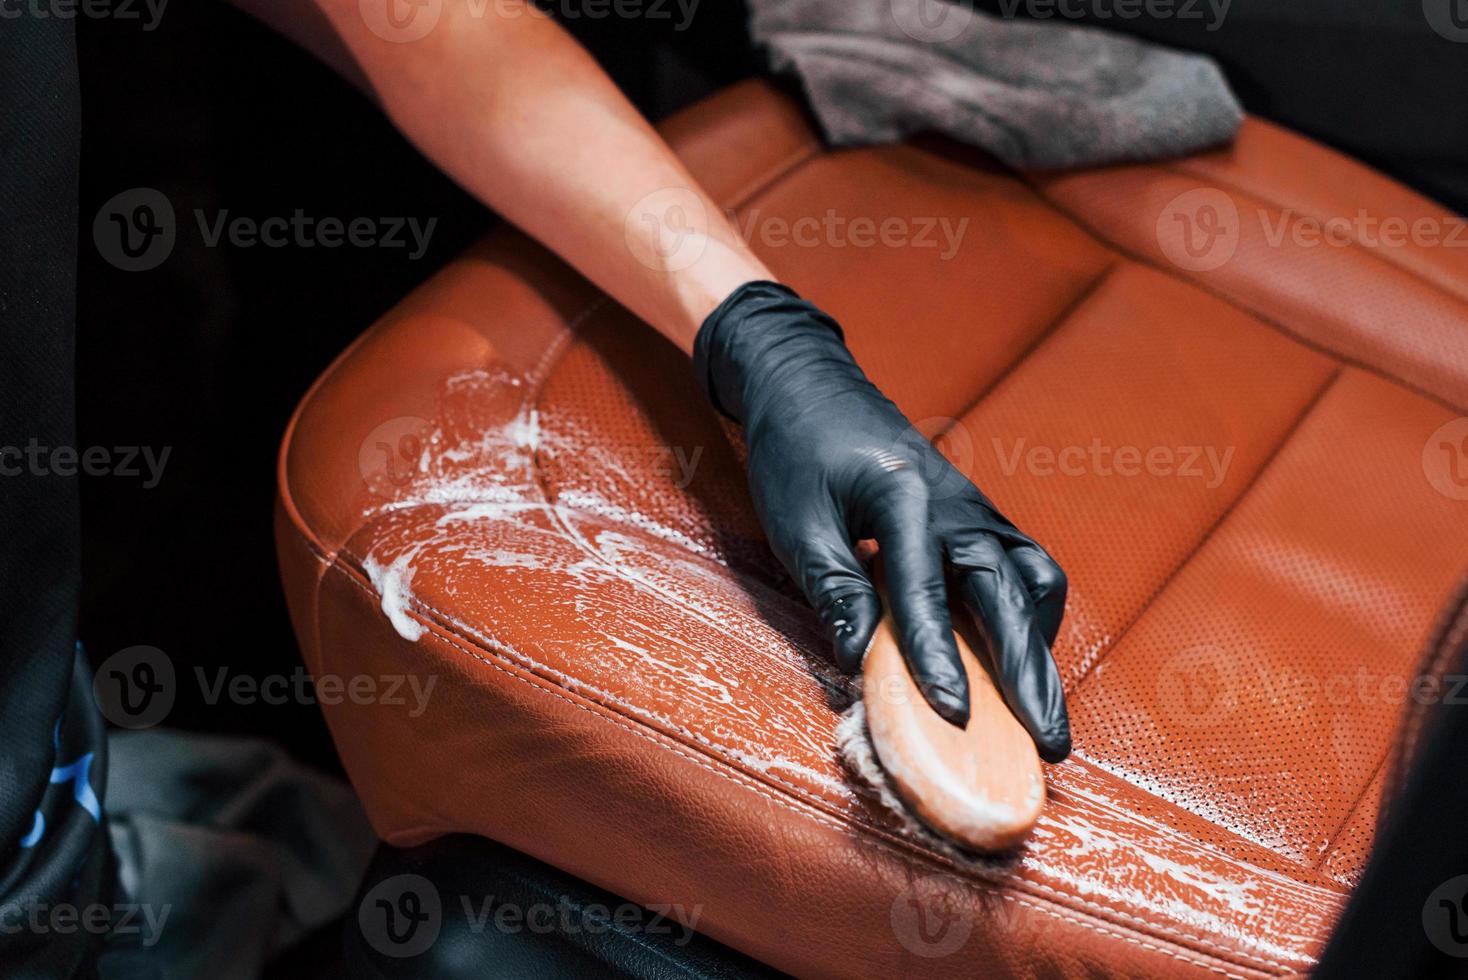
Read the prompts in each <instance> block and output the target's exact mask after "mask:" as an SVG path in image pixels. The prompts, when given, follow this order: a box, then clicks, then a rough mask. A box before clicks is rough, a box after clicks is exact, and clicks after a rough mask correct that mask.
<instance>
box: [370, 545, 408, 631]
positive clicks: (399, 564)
mask: <svg viewBox="0 0 1468 980" xmlns="http://www.w3.org/2000/svg"><path fill="white" fill-rule="evenodd" d="M411 557H412V555H411V553H410V554H404V555H399V556H398V557H397V558H396V559H394V560H393V562H392V563H391V564H389V565H386V566H384V565H383V564H382V563H381V562H379V561H378V560H377V559H375V558H373V557H372V556H371V555H368V556H367V558H366V559H364V560H363V562H362V569H363V571H365V572H366V573H367V578H368V579H370V580H371V582H372V587H373V588H374V589H376V590H377V594H378V595H379V596H381V597H382V612H383V614H384V615H386V616H387V620H388V622H390V623H392V626H393V629H395V630H397V631H398V635H399V636H401V637H402V638H403V639H405V640H408V641H409V642H413V643H416V642H417V641H418V638H419V637H421V636H422V635H423V624H422V623H420V622H418V621H417V620H416V619H414V618H413V617H412V616H410V615H408V605H409V604H410V603H411V602H412V601H413V592H412V589H411V588H410V586H411V585H412V584H413V571H414V569H413V567H412V565H411V564H409V560H410V559H411Z"/></svg>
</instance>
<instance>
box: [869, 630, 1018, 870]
mask: <svg viewBox="0 0 1468 980" xmlns="http://www.w3.org/2000/svg"><path fill="white" fill-rule="evenodd" d="M889 608H890V606H889ZM954 639H955V640H956V641H957V642H958V652H959V656H960V657H961V658H962V659H963V665H964V669H965V670H966V671H967V673H968V687H969V703H970V707H971V712H970V716H969V723H968V727H967V728H965V729H958V728H955V727H954V726H952V725H950V724H949V723H948V722H946V721H944V720H943V719H942V718H940V717H939V716H938V714H937V713H936V712H934V711H933V709H932V708H931V707H929V706H928V704H927V702H926V701H924V700H923V696H922V693H921V692H920V691H919V690H918V687H917V684H916V683H915V682H914V681H913V679H912V673H911V672H910V671H909V670H908V669H907V663H906V661H904V660H903V659H902V652H901V650H900V649H899V648H898V645H897V636H896V634H895V633H894V632H893V629H892V619H891V613H887V614H886V615H884V616H883V617H882V622H881V624H880V625H879V626H878V627H877V633H876V635H875V637H873V639H872V645H871V647H870V648H868V650H867V655H866V660H865V661H864V663H863V666H862V689H863V697H864V699H865V701H866V713H867V727H868V728H869V729H870V731H871V736H872V746H873V748H874V749H875V750H876V754H877V759H878V760H879V761H880V762H881V763H882V767H883V768H884V769H885V770H886V771H887V774H888V776H889V777H891V780H892V783H893V785H894V786H895V787H896V790H897V793H898V795H899V796H901V797H902V799H903V802H905V803H906V804H907V805H908V806H909V807H911V808H912V809H913V811H914V812H915V813H916V814H917V815H918V816H919V817H921V818H922V821H923V822H924V823H926V824H927V825H928V826H929V827H931V828H932V829H934V830H936V831H938V832H939V833H940V834H943V835H944V836H946V837H950V838H953V839H954V840H956V841H958V842H959V843H961V844H964V845H966V846H968V847H971V848H974V849H977V850H982V851H997V850H1003V849H1005V848H1009V847H1013V846H1014V845H1016V844H1018V843H1019V842H1020V841H1022V840H1023V839H1024V838H1025V836H1026V835H1027V834H1028V833H1029V832H1030V829H1031V828H1032V827H1034V825H1035V821H1036V820H1037V819H1039V816H1040V809H1041V808H1042V807H1043V806H1044V805H1045V778H1044V775H1043V774H1042V773H1041V771H1040V756H1039V754H1038V753H1037V752H1036V751H1035V743H1034V741H1033V740H1031V738H1030V735H1029V733H1028V732H1027V731H1025V729H1024V726H1022V725H1021V724H1020V723H1019V721H1017V720H1016V719H1015V717H1014V715H1012V714H1011V713H1010V711H1009V706H1008V705H1006V704H1005V703H1004V699H1003V698H1002V697H1001V696H1000V694H999V692H998V691H997V690H996V689H995V687H994V682H993V681H992V680H991V679H990V677H989V672H988V671H987V670H985V669H984V667H983V665H982V664H980V663H979V661H978V658H977V657H975V656H974V653H973V651H972V650H971V649H970V648H969V645H968V643H967V641H965V640H964V638H963V636H962V635H961V634H959V633H955V634H954Z"/></svg>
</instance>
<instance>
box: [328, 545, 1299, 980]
mask: <svg viewBox="0 0 1468 980" xmlns="http://www.w3.org/2000/svg"><path fill="white" fill-rule="evenodd" d="M333 567H335V568H337V569H338V570H340V571H341V572H342V573H343V574H344V575H345V576H346V578H347V580H348V581H349V582H350V583H351V584H352V585H353V586H355V587H356V588H357V589H358V590H359V591H361V592H362V593H363V594H364V595H366V596H367V597H368V598H369V599H371V600H372V601H373V603H374V604H375V603H376V602H377V600H378V598H379V597H378V595H377V593H376V591H375V590H374V589H373V588H372V587H371V585H370V583H367V582H365V581H363V580H362V578H361V577H360V575H359V574H357V573H356V572H355V570H354V569H351V568H350V566H347V565H345V564H344V563H342V562H339V561H337V562H333ZM413 605H415V606H418V607H420V608H421V609H423V610H424V611H426V612H430V613H432V614H434V616H437V617H442V618H441V619H433V618H429V617H426V616H421V615H420V616H419V617H417V618H418V619H419V620H420V621H421V622H423V624H424V626H425V627H427V628H428V629H429V630H430V631H431V632H432V633H433V634H434V636H435V637H436V638H438V639H439V640H440V641H442V642H444V643H447V644H448V645H450V646H452V647H453V648H455V649H457V650H459V651H460V652H461V653H464V654H466V655H468V656H470V657H472V658H473V659H475V660H478V661H480V662H481V663H484V664H485V665H486V666H489V667H491V668H493V669H494V670H496V671H499V672H501V673H504V674H506V675H508V676H509V677H511V678H512V679H514V680H516V681H519V682H521V683H524V684H527V685H529V686H531V687H533V688H535V689H536V690H539V691H541V692H542V693H545V694H548V695H550V696H551V697H554V698H557V699H559V700H562V701H565V702H566V703H568V704H570V705H572V706H573V707H575V708H578V709H580V710H582V711H587V712H589V713H591V714H593V715H596V716H598V717H601V718H603V719H604V720H607V721H610V722H611V723H613V724H615V725H617V727H619V728H622V729H624V730H626V731H628V732H630V733H631V734H633V735H636V736H637V737H639V738H642V739H644V740H647V741H651V742H653V743H654V744H656V745H659V746H660V747H663V748H668V749H671V750H672V751H674V752H675V753H676V754H678V755H680V756H681V757H683V758H685V759H687V760H689V761H692V762H694V763H696V764H697V765H699V766H700V767H702V768H704V769H707V770H709V771H710V772H713V773H714V774H715V775H718V776H720V777H722V778H725V779H729V780H731V781H734V782H737V783H740V784H742V785H745V786H747V787H749V788H752V789H754V790H755V791H756V792H758V793H760V795H762V796H765V797H766V798H767V799H769V800H771V801H772V802H775V803H777V804H778V805H780V806H782V807H784V808H785V809H788V810H791V811H792V812H800V811H797V810H796V809H795V808H794V807H792V806H790V803H791V802H796V803H800V804H803V805H804V807H805V808H808V809H810V810H812V811H814V812H812V813H810V814H807V815H808V816H810V817H812V818H814V819H816V820H818V822H821V823H823V824H825V825H826V826H828V827H831V828H833V829H836V830H841V831H843V832H845V831H849V830H851V829H852V828H853V827H854V828H856V829H859V830H862V831H865V832H866V833H867V835H868V836H870V837H872V838H874V839H875V841H876V842H878V843H879V844H881V845H882V846H883V847H885V848H886V849H887V850H889V851H892V852H894V853H896V852H897V851H898V849H899V847H898V846H895V845H900V847H901V848H903V849H909V850H912V851H914V852H915V853H916V854H918V855H919V856H921V857H925V858H927V859H928V860H929V861H930V862H933V863H938V864H941V865H945V866H947V867H949V868H951V869H952V870H953V871H954V872H955V877H957V878H959V879H961V880H965V881H971V882H982V883H984V884H985V885H988V886H990V887H991V888H996V889H999V890H1000V892H1001V894H1004V892H1003V889H1004V887H1005V886H1003V885H1000V884H999V883H998V882H997V881H995V880H994V879H992V878H989V877H986V876H984V875H982V874H979V873H975V872H973V871H970V870H966V869H963V868H961V867H959V866H958V865H956V864H954V863H953V862H952V861H950V860H948V859H947V858H945V857H944V856H942V855H940V854H937V853H936V852H933V851H931V850H929V849H927V848H924V847H922V846H920V845H914V844H911V843H910V842H907V841H893V840H891V839H890V838H889V837H888V836H887V835H886V833H885V832H883V831H882V830H881V829H880V828H877V827H874V826H872V825H870V824H868V823H865V822H864V821H860V820H850V819H843V818H840V817H836V816H833V815H831V814H829V813H827V812H826V811H825V810H824V809H823V808H822V807H821V806H820V804H819V802H818V801H817V800H813V799H811V798H810V797H809V796H808V794H807V793H806V791H805V790H804V789H803V788H800V787H797V786H795V785H794V784H792V783H789V782H786V781H785V780H783V779H781V778H780V777H778V776H773V775H770V774H762V776H761V777H760V778H758V779H756V778H755V777H753V776H751V775H749V774H747V773H745V772H743V771H742V770H739V769H737V768H735V767H734V766H733V765H732V764H731V763H730V762H728V761H726V760H724V759H722V758H720V757H718V756H716V755H712V754H710V753H709V752H706V751H704V750H703V749H701V748H697V747H694V746H688V745H683V744H681V743H679V742H678V741H677V740H676V739H673V738H672V737H671V736H669V735H668V734H666V733H663V732H660V731H659V730H658V729H655V728H653V727H651V726H649V725H648V724H647V723H645V722H643V721H642V720H641V719H637V718H633V717H628V716H627V715H625V714H623V712H622V710H618V709H625V708H628V707H629V706H626V705H622V704H620V703H618V704H617V706H616V708H613V707H612V706H611V705H606V704H601V703H600V702H595V701H593V702H590V703H589V704H583V703H581V702H580V701H576V700H573V699H572V698H571V697H570V696H569V695H570V693H571V692H568V691H566V689H565V688H563V687H562V686H561V685H559V684H557V683H555V682H554V681H551V680H549V679H547V678H543V677H539V676H538V675H533V674H532V675H531V676H529V677H527V676H525V674H523V673H521V672H520V671H521V670H523V668H515V667H514V665H513V661H511V663H510V664H509V665H506V664H501V663H499V662H497V661H496V660H491V659H489V657H488V656H487V655H490V654H493V655H495V656H497V657H503V656H504V654H503V653H502V652H500V651H498V650H495V649H494V646H495V644H492V643H489V642H486V641H485V640H482V639H479V638H471V637H468V636H460V635H458V634H457V633H456V632H453V631H451V627H450V625H449V624H452V623H454V620H453V619H452V618H451V617H447V616H445V615H444V614H443V613H442V612H441V611H440V610H437V609H435V608H434V607H432V606H430V605H428V604H427V603H424V602H423V601H422V600H421V599H419V598H417V597H414V599H413ZM466 642H468V643H472V644H473V645H474V646H476V647H479V648H480V650H482V653H481V652H476V650H474V649H471V648H470V647H469V646H466V645H465V643H466ZM532 678H533V679H532ZM536 680H539V682H540V683H536ZM552 687H553V688H555V690H552V689H551V688H552ZM598 708H599V709H600V710H596V709H598ZM684 734H688V733H684ZM695 738H696V736H695ZM713 763H717V764H718V767H716V766H715V765H714V764H713ZM765 780H768V781H769V782H774V783H778V784H779V785H780V786H781V787H782V788H783V789H784V790H785V792H784V793H778V792H776V791H775V789H774V787H772V786H770V785H769V783H768V782H765ZM1025 887H1026V889H1034V890H1036V891H1038V892H1041V893H1043V894H1044V895H1045V896H1046V898H1041V896H1039V895H1034V896H1030V897H1032V898H1035V899H1037V900H1040V901H1048V902H1050V903H1053V904H1052V905H1035V904H1033V903H1032V902H1027V901H1025V900H1024V899H1022V898H1019V897H1015V898H1014V899H1013V900H1014V901H1017V902H1019V903H1020V904H1021V905H1026V906H1028V907H1031V908H1034V909H1035V910H1036V911H1040V912H1044V913H1046V914H1051V915H1056V916H1058V917H1059V918H1063V919H1069V920H1070V921H1072V922H1074V923H1075V924H1077V925H1080V926H1082V927H1084V928H1087V929H1093V930H1095V931H1099V932H1103V933H1106V934H1108V935H1115V936H1116V938H1122V939H1127V941H1129V942H1134V943H1136V944H1138V945H1142V946H1146V947H1147V948H1150V949H1154V950H1157V951H1159V952H1164V953H1168V955H1177V954H1175V953H1172V952H1169V951H1168V950H1165V949H1161V948H1160V947H1156V946H1152V945H1150V944H1147V943H1144V942H1142V941H1141V940H1138V939H1135V938H1134V937H1130V938H1129V937H1127V936H1125V935H1122V934H1117V933H1113V932H1110V931H1108V930H1107V929H1105V928H1103V927H1102V926H1101V925H1100V923H1098V922H1094V921H1091V920H1081V919H1077V918H1072V917H1070V916H1066V915H1063V914H1061V913H1060V912H1059V911H1057V909H1065V910H1067V911H1070V912H1074V913H1080V914H1086V910H1082V909H1075V908H1072V907H1071V906H1069V905H1067V904H1066V903H1065V901H1064V900H1065V899H1067V898H1070V897H1072V896H1068V895H1066V894H1065V893H1064V892H1061V891H1059V890H1057V889H1054V888H1051V887H1049V886H1047V885H1044V884H1041V883H1039V882H1026V883H1025ZM1006 897H1007V896H1006ZM1103 910H1104V911H1105V912H1107V913H1110V914H1112V915H1115V916H1117V917H1119V918H1120V919H1122V920H1124V922H1125V923H1127V927H1128V928H1136V929H1138V931H1141V932H1143V934H1146V935H1153V936H1154V937H1156V938H1161V939H1164V940H1166V941H1171V942H1175V943H1177V944H1178V945H1183V946H1186V945H1187V944H1188V943H1193V944H1196V946H1197V948H1194V949H1193V951H1194V952H1197V953H1200V954H1203V955H1211V956H1215V957H1217V958H1218V959H1220V960H1223V961H1225V962H1227V961H1229V959H1230V957H1233V958H1236V959H1239V960H1242V961H1243V962H1242V963H1240V964H1239V965H1241V966H1244V967H1245V968H1249V969H1259V970H1262V971H1264V972H1271V973H1278V972H1280V971H1281V970H1282V969H1283V968H1284V967H1283V964H1280V963H1276V962H1272V961H1269V960H1266V959H1263V958H1258V957H1254V956H1251V955H1249V954H1247V953H1244V952H1242V951H1227V950H1223V949H1220V948H1218V947H1217V946H1214V945H1212V944H1211V943H1210V942H1209V940H1207V939H1204V938H1201V937H1198V936H1194V935H1192V934H1190V933H1187V932H1183V931H1180V930H1170V929H1166V928H1163V927H1161V926H1158V925H1156V924H1152V923H1148V922H1146V921H1145V920H1142V919H1138V918H1136V917H1135V916H1132V915H1130V914H1128V913H1126V912H1123V911H1121V910H1120V909H1114V908H1110V907H1104V909H1103ZM1102 921H1105V920H1102ZM1179 958H1181V959H1185V960H1187V961H1188V962H1194V963H1195V964H1196V965H1199V966H1204V967H1207V968H1208V969H1210V970H1212V971H1213V972H1215V973H1220V974H1222V975H1224V976H1227V977H1230V978H1231V980H1245V978H1243V977H1240V976H1238V975H1236V974H1231V973H1227V972H1226V971H1224V970H1222V969H1219V968H1217V967H1216V966H1212V965H1210V964H1208V963H1205V962H1200V961H1195V960H1189V959H1188V958H1187V957H1185V956H1179Z"/></svg>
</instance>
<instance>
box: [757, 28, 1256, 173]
mask: <svg viewBox="0 0 1468 980" xmlns="http://www.w3.org/2000/svg"><path fill="white" fill-rule="evenodd" d="M750 9H751V22H750V31H751V34H752V35H753V37H754V39H755V41H756V42H757V43H759V44H761V45H763V46H764V47H765V49H766V50H767V52H768V55H769V58H770V62H771V67H772V68H773V69H774V70H776V71H782V72H783V71H794V72H795V73H796V74H797V75H798V76H799V77H800V79H801V81H802V82H803V83H804V86H805V90H806V94H807V96H808V98H809V99H810V103H811V107H812V109H813V110H814V112H815V115H816V118H817V119H818V120H819V121H820V125H821V127H822V129H823V130H824V131H825V136H826V139H827V140H828V141H829V142H831V143H833V144H835V145H838V146H849V145H861V144H868V143H886V142H893V141H897V140H900V139H903V138H904V137H906V136H908V135H910V134H912V133H915V132H918V131H921V130H936V131H938V132H941V133H945V134H947V135H949V136H952V137H954V138H955V139H958V140H960V141H962V142H965V143H971V144H973V145H975V146H979V147H982V148H983V149H985V150H987V151H988V152H989V153H990V154H992V155H993V156H995V157H996V158H998V159H999V160H1000V161H1001V162H1003V163H1004V164H1006V165H1008V166H1010V167H1012V168H1015V169H1052V168H1068V167H1083V166H1097V165H1101V164H1107V163H1121V162H1132V161H1144V160H1156V159H1162V158H1166V157H1175V156H1182V155H1184V154H1187V153H1192V152H1194V151H1197V150H1201V149H1205V148H1207V147H1211V146H1216V145H1218V144H1221V143H1226V142H1228V141H1229V140H1231V139H1232V138H1233V136H1234V134H1235V133H1237V132H1238V128H1239V125H1240V123H1241V122H1242V121H1243V118H1244V116H1243V110H1242V109H1241V108H1240V107H1239V103H1238V101H1237V100H1236V99H1235V98H1234V95H1233V93H1232V92H1231V91H1230V90H1229V87H1228V83H1227V82H1226V81H1224V78H1223V74H1222V72H1220V71H1219V69H1218V66H1217V65H1215V64H1214V63H1213V62H1212V61H1211V60H1210V59H1208V58H1206V57H1202V56H1200V55H1193V54H1183V53H1180V52H1176V51H1170V50H1167V49H1165V48H1160V47H1157V46H1155V45H1152V44H1147V43H1144V42H1141V41H1136V40H1133V39H1131V38H1126V37H1122V36H1120V35H1117V34H1112V33H1108V32H1106V31H1101V30H1097V29H1095V28H1091V27H1084V26H1080V25H1076V24H1065V23H1057V22H1055V21H1051V20H1045V21H1039V20H1014V19H1009V18H1001V17H995V16H990V15H988V14H983V13H979V12H978V11H975V10H972V9H970V8H969V6H967V5H966V4H957V3H944V2H942V0H881V2H878V0H751V3H750Z"/></svg>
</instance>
